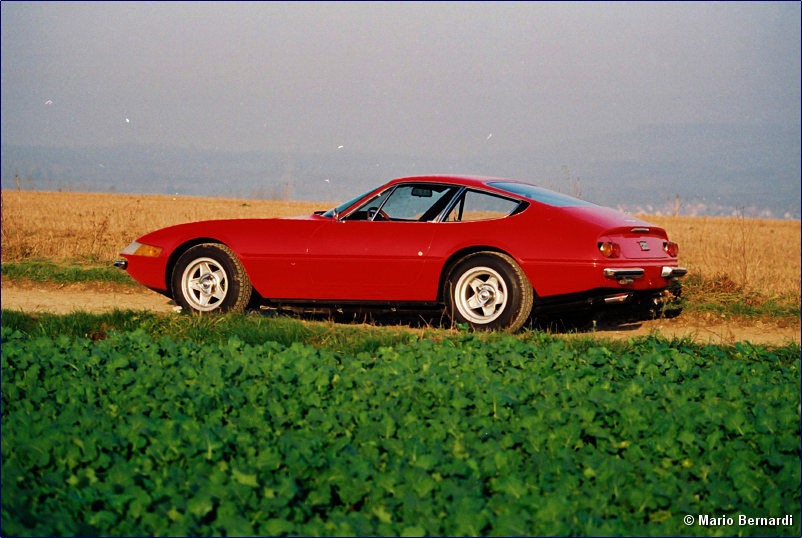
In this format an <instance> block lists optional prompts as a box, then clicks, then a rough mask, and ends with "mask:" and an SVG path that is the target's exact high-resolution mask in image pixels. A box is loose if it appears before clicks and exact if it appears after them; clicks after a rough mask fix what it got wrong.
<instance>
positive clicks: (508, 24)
mask: <svg viewBox="0 0 802 538" xmlns="http://www.w3.org/2000/svg"><path fill="white" fill-rule="evenodd" d="M0 20H1V21H2V47H0V51H1V52H2V94H1V95H2V111H0V118H1V120H2V142H3V143H4V144H36V145H47V146H49V145H57V146H80V145H110V144H117V143H128V142H135V143H146V144H151V143H153V144H169V145H177V146H185V147H198V148H218V149H224V150H285V151H286V150H308V151H321V152H326V151H330V150H335V149H336V148H337V147H339V146H341V145H342V146H345V147H347V148H349V149H351V150H353V151H365V152H373V151H387V152H397V153H406V154H409V153H410V152H412V153H415V152H417V153H421V154H428V153H433V152H441V153H442V152H446V153H448V154H452V155H460V154H463V153H466V152H470V153H477V152H485V151H487V152H491V153H496V152H498V153H501V152H504V151H510V150H520V149H525V148H527V147H532V146H534V145H537V144H542V143H548V142H551V141H557V140H562V139H568V138H576V137H583V136H591V135H598V134H605V133H615V132H620V131H626V130H629V129H630V128H634V127H636V126H638V125H643V124H659V123H734V124H767V123H773V124H783V125H798V124H799V122H800V78H801V76H800V41H801V40H802V39H801V38H800V3H799V2H784V3H772V2H766V3H764V2H759V3H731V2H724V3H713V2H711V3H704V2H701V3H700V2H695V3H662V2H657V3H637V2H636V3H563V2H559V3H540V2H536V3H508V2H501V3H430V2H425V3H417V2H403V3H364V2H357V3H339V2H330V3H316V2H313V3H296V2H291V3H282V2H268V3H234V2H225V3H206V2H204V3H194V2H189V3H174V2H168V3H146V2H119V3H117V2H111V3H96V2H88V3H82V2H58V3H44V2H10V1H3V2H2V18H1V19H0Z"/></svg>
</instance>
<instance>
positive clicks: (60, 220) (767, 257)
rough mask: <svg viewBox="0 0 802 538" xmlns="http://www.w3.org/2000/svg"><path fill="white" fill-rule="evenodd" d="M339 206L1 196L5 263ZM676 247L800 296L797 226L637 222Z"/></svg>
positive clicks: (683, 254)
mask: <svg viewBox="0 0 802 538" xmlns="http://www.w3.org/2000/svg"><path fill="white" fill-rule="evenodd" d="M335 203H336V202H322V203H313V202H277V201H263V200H249V199H248V200H245V199H242V200H238V199H224V198H199V197H198V198H196V197H188V196H164V195H129V194H104V193H80V192H44V191H3V193H2V261H3V262H9V261H19V260H24V259H30V258H51V259H78V260H95V261H108V262H109V263H110V262H112V261H113V260H115V259H116V258H117V257H118V253H119V251H120V250H121V249H123V248H124V247H125V246H126V245H128V243H130V242H131V241H132V240H133V239H136V238H137V237H139V236H140V235H143V234H145V233H147V232H149V231H152V230H155V229H157V228H161V227H164V226H169V225H173V224H179V223H182V222H191V221H195V220H204V219H213V218H266V217H289V216H298V215H306V214H309V213H311V212H312V211H315V210H319V209H329V208H330V207H332V206H334V205H335ZM640 216H641V217H642V218H644V219H645V220H647V221H649V222H652V223H653V224H656V225H658V226H662V227H664V228H665V229H666V230H667V231H668V235H669V237H670V238H671V239H672V240H674V241H677V242H678V243H679V245H680V263H681V264H682V265H685V266H686V267H688V269H689V271H690V273H692V274H694V275H697V276H699V277H701V278H702V279H703V280H705V281H711V282H712V281H721V280H724V281H729V282H733V283H735V284H737V285H740V286H743V288H744V289H745V290H747V291H751V292H755V293H759V294H761V295H763V296H767V297H774V296H789V295H790V296H793V297H796V298H799V296H800V275H801V274H802V268H801V267H800V265H801V264H800V260H801V259H802V255H801V253H800V244H801V243H802V240H801V236H802V229H801V228H800V222H799V221H796V220H758V219H740V218H712V217H684V216H677V217H668V216H649V215H645V216H644V215H640Z"/></svg>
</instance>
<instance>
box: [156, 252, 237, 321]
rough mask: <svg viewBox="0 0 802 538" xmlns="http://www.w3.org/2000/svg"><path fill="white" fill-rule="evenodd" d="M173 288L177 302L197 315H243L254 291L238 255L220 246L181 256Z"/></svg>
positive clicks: (174, 271)
mask: <svg viewBox="0 0 802 538" xmlns="http://www.w3.org/2000/svg"><path fill="white" fill-rule="evenodd" d="M172 285H173V299H175V302H176V303H177V304H178V305H180V306H181V307H183V308H184V309H186V310H191V311H195V312H213V311H214V312H229V311H234V312H242V311H243V310H245V307H246V306H247V305H248V301H250V299H251V294H252V292H253V288H252V287H251V282H250V280H249V279H248V275H247V274H246V273H245V268H244V267H242V264H241V263H240V261H239V260H238V259H237V256H236V255H235V254H234V252H233V251H232V250H231V249H230V248H228V247H227V246H225V245H221V244H218V243H203V244H201V245H196V246H194V247H192V248H190V249H189V250H187V251H186V252H185V253H184V254H182V255H181V257H180V258H178V261H177V262H176V264H175V268H174V269H173V275H172Z"/></svg>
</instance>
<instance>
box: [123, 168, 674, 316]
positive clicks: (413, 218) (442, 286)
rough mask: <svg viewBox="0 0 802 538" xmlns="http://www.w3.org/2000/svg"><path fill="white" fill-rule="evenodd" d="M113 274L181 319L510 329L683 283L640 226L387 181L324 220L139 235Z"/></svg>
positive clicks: (526, 196)
mask: <svg viewBox="0 0 802 538" xmlns="http://www.w3.org/2000/svg"><path fill="white" fill-rule="evenodd" d="M121 255H122V256H123V258H125V259H123V260H118V261H117V262H115V265H117V266H118V267H121V268H123V269H125V270H127V271H128V273H129V274H130V275H131V276H132V277H133V278H134V279H136V280H138V281H139V282H141V283H142V284H144V285H145V286H148V287H149V288H152V289H154V290H156V291H159V292H161V293H163V294H165V295H167V296H169V297H171V298H173V299H174V300H175V301H176V303H177V304H179V305H180V306H182V307H183V308H184V309H187V310H192V311H198V312H209V311H228V310H234V311H237V310H243V309H245V307H246V306H248V305H257V304H266V305H270V304H273V305H289V306H292V305H296V306H297V305H322V306H326V307H338V306H339V307H343V306H353V305H363V306H372V307H393V308H406V309H408V308H421V309H422V308H424V307H426V308H430V307H439V308H444V309H445V312H446V314H447V315H448V316H450V317H451V319H452V320H454V321H456V322H459V323H468V324H470V325H471V326H473V327H474V328H479V329H484V328H507V329H510V330H516V329H518V328H520V327H521V326H522V325H523V324H524V322H525V321H526V320H527V318H528V317H529V315H530V313H531V312H532V309H533V307H535V308H539V309H546V308H549V307H560V306H567V305H570V306H571V307H580V306H581V307H587V306H592V305H602V306H603V305H605V304H621V303H628V302H632V301H635V300H640V299H644V298H645V299H651V298H653V297H657V296H659V295H660V294H661V293H663V292H664V291H665V290H666V289H667V288H668V287H669V285H670V284H671V283H672V281H673V280H675V279H677V277H681V276H683V275H685V272H686V270H685V269H684V268H682V267H678V266H677V244H676V243H674V242H672V241H669V240H668V237H667V235H666V232H665V230H663V229H662V228H659V227H656V226H653V225H651V224H649V223H648V222H644V221H642V220H640V219H637V218H634V217H631V216H628V215H625V214H622V213H619V212H616V211H614V210H612V209H609V208H605V207H601V206H597V205H594V204H591V203H588V202H585V201H582V200H579V199H576V198H572V197H570V196H566V195H564V194H560V193H557V192H553V191H550V190H547V189H544V188H541V187H537V186H535V185H532V184H529V183H524V182H521V181H513V180H509V179H498V178H479V177H463V176H459V177H458V176H425V177H408V178H401V179H395V180H393V181H390V182H389V183H387V184H386V185H384V186H382V187H379V188H377V189H374V190H371V191H369V192H367V193H365V194H362V195H360V196H357V197H356V198H354V199H352V200H349V201H348V202H345V203H344V204H342V205H339V206H337V207H335V208H333V209H331V210H329V211H326V212H319V213H315V214H313V215H309V216H308V217H302V218H293V219H237V220H213V221H203V222H193V223H189V224H180V225H177V226H171V227H169V228H164V229H161V230H157V231H155V232H152V233H149V234H147V235H144V236H142V237H140V238H139V239H137V240H136V241H134V242H133V243H131V244H130V245H129V246H128V247H126V248H125V249H124V250H123V251H122V253H121Z"/></svg>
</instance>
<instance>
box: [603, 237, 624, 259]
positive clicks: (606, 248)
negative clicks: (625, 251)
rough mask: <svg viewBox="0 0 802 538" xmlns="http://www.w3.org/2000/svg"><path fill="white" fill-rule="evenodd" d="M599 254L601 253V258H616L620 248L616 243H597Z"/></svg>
mask: <svg viewBox="0 0 802 538" xmlns="http://www.w3.org/2000/svg"><path fill="white" fill-rule="evenodd" d="M599 252H601V253H602V256H604V257H605V258H617V257H618V255H619V254H621V247H619V246H618V243H613V242H612V241H605V242H603V243H599Z"/></svg>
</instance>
